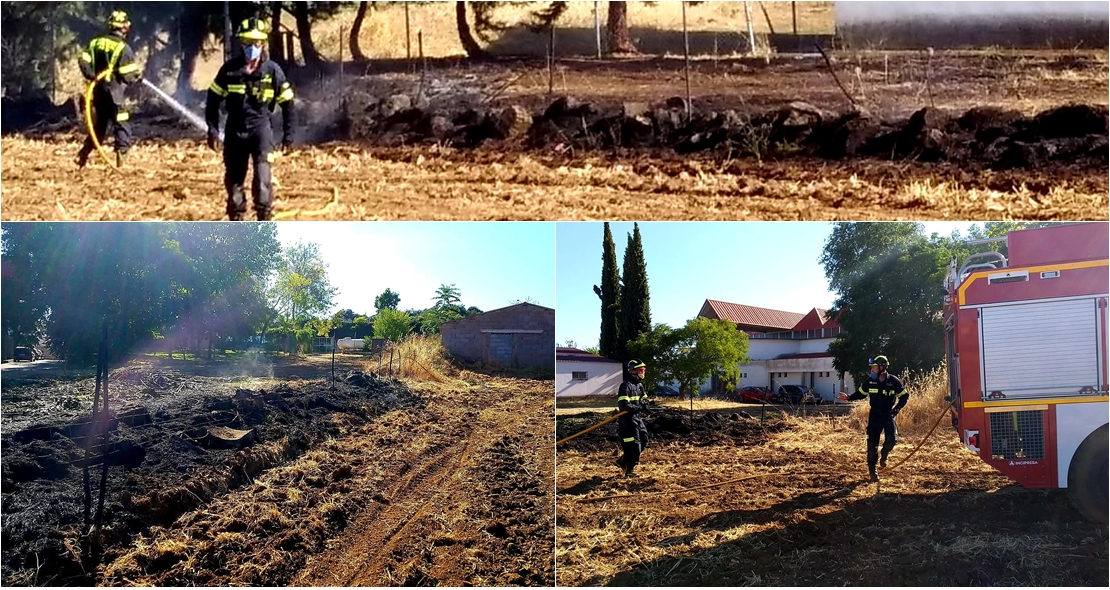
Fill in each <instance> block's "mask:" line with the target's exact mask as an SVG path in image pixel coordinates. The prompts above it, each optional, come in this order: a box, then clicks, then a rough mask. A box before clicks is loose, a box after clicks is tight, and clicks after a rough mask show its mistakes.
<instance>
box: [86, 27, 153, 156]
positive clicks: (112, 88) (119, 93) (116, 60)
mask: <svg viewBox="0 0 1110 590" xmlns="http://www.w3.org/2000/svg"><path fill="white" fill-rule="evenodd" d="M107 29H108V31H107V32H106V33H105V34H103V35H100V36H99V37H96V38H95V39H93V40H92V41H90V42H89V44H88V46H87V47H85V50H84V51H82V52H81V55H80V57H78V60H77V62H78V65H79V66H80V68H81V75H82V76H84V77H85V79H86V80H88V81H89V82H92V81H94V80H96V79H97V78H99V77H100V76H101V75H103V76H104V77H103V78H101V79H100V81H99V82H97V83H96V87H95V88H93V94H92V112H91V113H89V116H90V117H91V118H92V123H93V124H92V127H93V133H94V134H95V135H96V143H100V144H103V143H104V140H105V136H106V135H107V133H108V127H109V126H112V129H113V135H114V136H115V139H116V148H115V149H116V165H117V166H122V165H123V157H124V154H126V153H127V150H128V149H129V148H130V147H131V124H130V123H129V121H130V120H131V114H130V113H128V112H127V109H126V107H125V106H124V96H123V93H124V90H125V88H126V87H127V86H129V85H131V84H134V83H135V82H138V81H139V80H141V79H142V72H140V71H139V64H137V63H135V53H134V52H133V51H132V50H131V46H129V45H128V44H127V34H128V33H129V32H130V31H131V19H130V18H128V16H127V13H126V12H124V11H122V10H114V11H112V14H111V15H109V16H108V23H107ZM105 72H107V73H105ZM94 149H96V144H95V143H94V142H93V137H92V136H89V137H87V138H85V144H84V145H83V146H81V151H79V152H78V153H77V166H78V167H81V168H84V167H85V165H86V164H88V163H89V155H90V154H92V152H93V150H94Z"/></svg>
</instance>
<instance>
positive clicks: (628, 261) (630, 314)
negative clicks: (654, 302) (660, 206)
mask: <svg viewBox="0 0 1110 590" xmlns="http://www.w3.org/2000/svg"><path fill="white" fill-rule="evenodd" d="M632 228H633V229H632V234H630V235H629V236H628V246H627V247H626V248H625V250H624V272H623V273H622V274H623V277H624V284H623V285H622V286H621V294H620V338H621V340H620V349H619V355H618V358H617V360H619V361H621V362H622V363H625V362H628V359H630V358H632V355H631V354H629V353H628V343H629V342H632V341H634V340H636V338H638V337H639V336H640V334H643V333H645V332H648V331H650V330H651V295H650V294H649V293H648V276H647V263H646V262H645V261H644V245H643V241H642V239H641V238H640V225H639V224H633V226H632Z"/></svg>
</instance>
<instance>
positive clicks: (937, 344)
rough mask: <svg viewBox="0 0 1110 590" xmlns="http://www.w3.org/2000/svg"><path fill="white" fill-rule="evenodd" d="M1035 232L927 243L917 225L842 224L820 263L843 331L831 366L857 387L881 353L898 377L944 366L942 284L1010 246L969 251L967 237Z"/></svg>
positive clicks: (988, 231) (1002, 226) (1000, 226)
mask: <svg viewBox="0 0 1110 590" xmlns="http://www.w3.org/2000/svg"><path fill="white" fill-rule="evenodd" d="M1039 225H1043V224H1036V226H1039ZM1030 227H1035V226H1034V225H1033V224H1015V223H1008V222H1007V223H987V224H985V225H984V226H983V227H979V226H972V228H971V230H970V231H969V236H961V235H959V234H958V233H954V234H953V235H951V236H940V235H937V234H933V235H932V236H929V237H926V236H925V235H924V231H923V226H921V225H920V224H917V223H838V224H836V225H835V226H834V228H833V231H832V233H831V234H830V235H829V238H828V240H827V241H826V242H825V248H824V251H823V253H822V255H821V258H820V262H821V264H822V265H823V266H824V267H825V277H826V278H828V279H829V285H830V288H831V289H832V290H833V291H834V292H835V293H836V294H837V298H836V301H835V302H834V304H833V307H834V309H833V310H832V313H834V314H838V316H837V317H838V321H839V323H840V326H841V327H842V328H843V333H842V334H841V335H840V336H839V337H838V338H837V339H836V340H835V341H833V343H832V344H831V345H830V346H829V352H831V353H832V354H833V367H835V368H836V370H837V371H839V372H841V373H847V374H850V375H852V376H853V377H854V378H855V379H856V380H857V381H858V380H859V379H860V378H861V377H862V376H863V375H864V374H865V373H866V372H867V370H868V365H867V360H868V359H869V358H870V357H872V356H874V355H878V354H884V355H886V356H887V357H888V358H889V359H890V363H891V371H892V372H896V373H897V372H901V371H904V370H906V369H909V370H913V371H924V370H929V369H932V368H934V367H936V366H938V365H939V364H940V363H941V361H942V360H943V358H944V329H943V325H942V319H941V310H942V306H943V303H944V292H943V287H942V285H943V281H944V276H945V273H946V272H947V268H948V265H949V262H950V261H951V260H952V258H953V257H956V258H958V259H961V260H962V259H964V258H966V257H967V256H968V255H969V254H971V253H972V252H982V251H987V250H1000V249H1003V248H1004V246H1005V244H1004V243H993V244H980V245H976V246H969V245H967V244H966V243H964V241H965V240H966V239H968V238H973V239H979V238H986V237H1003V236H1005V235H1006V233H1007V232H1009V231H1014V230H1019V229H1028V228H1030Z"/></svg>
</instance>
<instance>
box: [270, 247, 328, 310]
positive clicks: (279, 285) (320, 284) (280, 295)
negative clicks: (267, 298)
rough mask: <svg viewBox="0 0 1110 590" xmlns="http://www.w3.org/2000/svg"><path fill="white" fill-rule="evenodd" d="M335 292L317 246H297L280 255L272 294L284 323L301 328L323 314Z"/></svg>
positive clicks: (286, 249) (326, 266)
mask: <svg viewBox="0 0 1110 590" xmlns="http://www.w3.org/2000/svg"><path fill="white" fill-rule="evenodd" d="M336 292H337V291H336V289H335V288H334V287H332V286H331V281H330V280H329V278H328V265H327V263H326V262H324V261H323V260H322V259H321V258H320V250H319V246H317V245H316V244H314V243H311V242H310V243H305V242H297V243H296V244H293V245H292V246H289V247H287V248H285V249H284V250H283V251H282V253H281V258H280V259H279V261H278V265H277V280H276V282H275V284H274V288H273V291H272V293H273V297H274V301H275V303H276V305H275V307H277V309H278V310H280V311H281V312H282V314H283V315H284V317H285V319H286V320H287V321H289V322H291V323H292V324H293V325H294V326H302V325H303V324H304V322H305V321H306V320H307V319H309V318H312V317H315V316H317V315H320V314H322V313H324V312H326V311H327V310H328V309H329V308H331V306H332V298H333V297H335V294H336Z"/></svg>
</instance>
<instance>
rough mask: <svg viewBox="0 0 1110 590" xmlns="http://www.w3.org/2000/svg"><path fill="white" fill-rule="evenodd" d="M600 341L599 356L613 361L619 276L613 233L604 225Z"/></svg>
mask: <svg viewBox="0 0 1110 590" xmlns="http://www.w3.org/2000/svg"><path fill="white" fill-rule="evenodd" d="M601 248H602V253H601V339H600V341H599V342H598V349H599V352H601V356H603V357H606V358H611V359H615V358H618V355H619V354H620V351H621V345H620V306H621V304H620V301H621V292H620V288H621V275H620V270H618V269H617V247H616V246H615V245H614V244H613V232H611V231H610V230H609V223H608V222H606V223H605V236H604V238H603V239H602V243H601Z"/></svg>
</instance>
